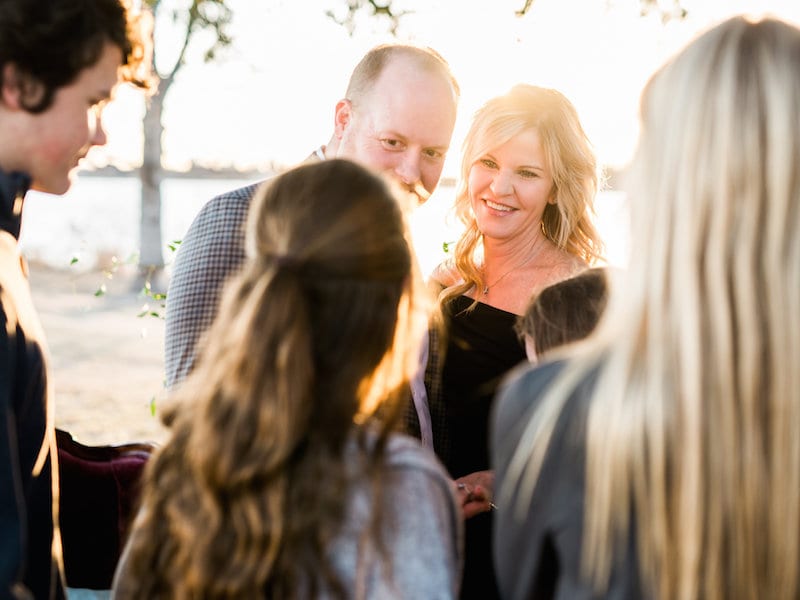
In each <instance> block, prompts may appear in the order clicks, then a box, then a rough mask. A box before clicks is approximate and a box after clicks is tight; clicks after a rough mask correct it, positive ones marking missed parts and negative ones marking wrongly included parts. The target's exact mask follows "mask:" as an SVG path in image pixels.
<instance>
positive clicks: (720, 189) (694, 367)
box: [503, 17, 800, 599]
mask: <svg viewBox="0 0 800 600" xmlns="http://www.w3.org/2000/svg"><path fill="white" fill-rule="evenodd" d="M799 65H800V30H798V29H796V28H795V27H793V26H790V25H788V24H786V23H783V22H781V21H778V20H774V19H765V20H761V21H755V22H754V21H750V20H747V19H745V18H742V17H737V18H733V19H730V20H728V21H726V22H724V23H722V24H720V25H718V26H716V27H715V28H713V29H711V30H710V31H708V32H706V33H705V34H704V35H702V36H700V37H698V38H697V39H696V40H695V41H694V42H693V43H692V44H690V45H689V46H688V47H686V48H685V49H684V50H683V51H682V52H681V53H680V54H678V55H677V56H676V57H675V58H674V59H673V60H671V61H670V62H668V63H667V64H666V65H665V66H664V67H663V68H662V69H661V70H659V72H657V73H656V74H655V75H654V76H653V78H652V79H651V81H650V82H649V83H648V85H647V87H646V89H645V91H644V94H643V97H642V105H641V115H642V128H641V137H640V141H639V147H638V150H637V154H636V157H635V160H634V163H633V165H632V168H631V172H630V176H629V178H628V180H627V190H628V193H629V199H630V203H631V217H632V224H633V238H632V252H631V260H630V267H629V270H628V273H627V275H626V276H625V278H624V280H623V281H619V282H615V284H612V292H611V298H610V301H609V308H608V311H607V313H606V315H605V317H604V320H603V321H602V322H601V324H600V325H599V328H598V330H597V332H596V335H594V336H593V337H592V338H590V339H589V340H588V341H587V342H586V343H585V344H584V345H583V346H582V348H581V349H579V350H578V352H579V354H578V355H577V356H576V357H575V358H574V359H573V360H571V361H570V362H569V363H568V366H567V368H566V369H565V370H564V372H563V373H562V375H561V376H560V377H559V378H558V380H557V381H556V382H555V383H554V384H553V386H552V387H551V388H550V390H548V392H547V393H546V395H545V397H544V399H543V401H542V404H541V406H540V408H539V409H538V410H536V411H534V413H533V416H532V418H531V420H530V421H529V423H528V426H527V431H526V434H525V436H524V440H523V443H522V444H520V446H519V447H518V449H517V452H516V455H515V456H514V459H513V461H512V468H511V469H510V470H509V476H510V477H509V479H507V480H506V482H504V486H503V493H509V491H510V488H512V487H513V486H516V485H517V484H519V483H520V482H521V485H522V488H521V489H522V490H523V493H522V494H521V497H520V498H521V500H520V504H519V505H518V506H517V510H522V509H523V508H524V507H523V504H522V503H524V502H526V501H527V498H529V494H530V493H531V491H532V489H533V487H534V486H535V483H536V479H537V478H538V473H539V469H540V467H541V463H542V460H543V457H544V453H545V452H546V450H547V447H548V444H549V440H550V438H551V434H552V431H553V427H554V423H555V420H556V419H557V418H558V415H559V414H560V412H561V409H562V407H563V405H564V402H565V400H566V398H568V397H569V395H570V394H571V393H572V392H573V391H574V389H575V387H576V385H577V383H578V382H580V381H582V380H584V379H585V378H586V377H587V375H588V373H589V372H590V371H591V370H592V369H594V368H596V367H597V365H600V370H599V378H598V380H597V384H596V386H595V388H594V391H593V392H592V395H591V398H590V405H589V413H588V423H587V433H586V446H587V454H586V456H587V459H586V460H587V464H586V477H587V492H586V503H585V523H586V531H585V537H584V543H583V566H584V575H585V576H586V577H587V579H589V580H591V581H592V582H593V584H594V586H595V588H596V590H597V591H598V592H602V591H603V590H605V589H607V585H608V580H609V579H608V578H609V574H610V570H611V566H612V564H613V561H614V557H615V556H616V555H617V553H618V552H621V551H623V550H624V548H625V540H626V539H627V538H626V536H627V534H628V532H629V531H631V528H633V531H635V534H636V538H635V539H636V542H637V548H638V556H637V558H638V561H639V568H640V570H641V574H642V579H643V581H644V582H645V585H646V587H647V591H648V592H649V593H651V594H653V595H655V596H657V597H659V598H662V599H671V598H681V599H690V598H709V599H718V598H719V599H722V598H726V599H731V598H734V599H735V598H771V599H779V598H797V597H798V596H800V582H799V581H798V568H799V567H800V170H798V169H799V165H800V162H798V161H800V67H799ZM631 518H632V519H633V521H631Z"/></svg>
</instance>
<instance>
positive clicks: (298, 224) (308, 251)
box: [114, 159, 462, 600]
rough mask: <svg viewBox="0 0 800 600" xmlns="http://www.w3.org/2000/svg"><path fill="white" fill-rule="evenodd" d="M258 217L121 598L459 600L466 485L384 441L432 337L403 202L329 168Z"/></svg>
mask: <svg viewBox="0 0 800 600" xmlns="http://www.w3.org/2000/svg"><path fill="white" fill-rule="evenodd" d="M252 204H253V206H252V212H251V215H250V217H249V219H248V225H247V238H246V242H247V243H246V248H247V260H246V262H245V264H244V266H243V268H242V270H241V271H240V272H239V273H238V274H237V275H236V276H235V277H234V278H233V279H232V280H231V281H230V282H229V283H228V284H227V285H226V288H225V292H224V295H223V299H222V303H221V305H220V310H219V314H218V315H217V318H216V320H215V322H214V324H213V325H212V327H211V329H210V330H209V332H208V335H207V336H206V338H205V340H204V342H203V344H202V346H201V352H200V355H199V357H198V360H197V364H196V366H195V368H194V370H193V371H192V373H191V374H190V375H189V377H188V378H187V379H186V381H185V382H184V383H183V384H182V385H181V386H180V388H178V389H177V391H176V392H175V393H174V394H173V396H172V397H171V398H170V405H169V406H168V407H167V408H166V409H165V411H164V413H163V418H164V420H165V423H167V424H168V426H169V428H170V430H171V437H170V439H169V440H168V441H167V442H166V444H165V445H164V446H163V447H161V448H160V449H159V450H157V452H156V453H155V454H154V456H153V458H152V459H151V462H150V464H149V465H148V471H147V475H146V482H145V486H144V491H143V503H142V508H141V511H140V513H139V516H138V518H137V520H136V522H135V523H134V526H133V530H132V533H131V537H130V539H129V541H128V545H127V547H126V550H125V552H124V554H123V557H122V560H121V561H120V564H119V567H118V570H117V574H116V577H115V583H114V597H115V598H117V599H118V600H127V599H130V598H143V599H144V598H223V597H224V598H259V597H264V598H409V599H411V598H413V599H417V598H426V599H428V598H430V599H437V598H454V597H455V596H456V595H457V590H458V582H459V578H460V572H461V570H460V569H461V558H460V552H461V526H462V523H461V514H460V509H459V506H458V504H457V503H456V499H455V494H454V492H455V490H454V486H453V485H452V482H451V481H450V478H449V477H448V474H447V473H446V472H445V470H444V468H443V467H442V465H441V464H440V463H439V462H438V461H437V460H436V458H435V457H434V456H433V454H432V453H430V452H429V451H427V450H425V449H424V448H422V447H421V446H420V445H419V444H418V443H417V442H416V441H415V440H413V439H411V438H408V437H405V436H403V435H401V434H397V433H392V431H393V430H394V428H395V427H396V426H395V423H396V421H397V419H398V417H399V414H400V412H401V410H402V408H403V406H404V403H403V400H404V399H405V398H406V397H407V393H408V392H407V390H408V385H407V384H408V379H409V377H410V375H411V374H412V372H413V370H414V369H415V368H417V367H418V350H419V341H420V338H421V337H422V335H424V331H425V327H426V324H427V319H426V317H427V314H426V311H425V310H421V308H422V307H424V305H425V304H424V299H425V297H424V296H423V295H422V294H423V293H424V286H423V285H422V284H421V282H420V276H419V272H418V270H417V269H416V268H415V263H414V257H413V254H412V250H411V247H410V245H409V242H408V239H409V236H408V232H407V229H406V225H405V221H404V217H403V214H402V212H401V209H400V204H399V202H398V199H397V197H396V196H395V195H394V194H393V193H392V192H391V190H390V188H389V186H388V185H387V183H386V182H385V181H384V178H382V177H380V176H378V175H376V174H373V173H372V172H370V171H368V170H367V169H366V168H364V167H362V166H359V165H357V164H356V163H353V162H350V161H347V160H342V159H332V160H329V161H324V162H317V163H313V164H307V165H303V166H299V167H296V168H294V169H292V170H290V171H287V172H285V173H284V174H282V175H280V176H278V177H276V178H274V179H272V180H271V181H269V182H267V183H266V184H264V185H262V187H260V188H259V190H258V191H257V192H256V194H255V196H254V198H253V203H252Z"/></svg>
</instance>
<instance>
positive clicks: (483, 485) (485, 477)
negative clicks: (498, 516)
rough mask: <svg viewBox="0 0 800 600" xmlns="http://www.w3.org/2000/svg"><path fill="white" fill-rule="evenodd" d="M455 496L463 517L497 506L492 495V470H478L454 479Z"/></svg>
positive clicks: (472, 515)
mask: <svg viewBox="0 0 800 600" xmlns="http://www.w3.org/2000/svg"><path fill="white" fill-rule="evenodd" d="M455 484H456V497H457V498H458V500H459V502H460V503H461V511H462V513H463V515H464V518H465V519H469V518H471V517H474V516H475V515H477V514H480V513H483V512H489V511H490V510H492V509H494V508H497V507H496V506H495V505H494V504H492V498H493V496H494V471H478V472H476V473H470V474H469V475H464V476H463V477H459V478H458V479H456V480H455Z"/></svg>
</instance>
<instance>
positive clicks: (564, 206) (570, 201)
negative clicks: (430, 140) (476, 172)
mask: <svg viewBox="0 0 800 600" xmlns="http://www.w3.org/2000/svg"><path fill="white" fill-rule="evenodd" d="M528 129H536V131H537V132H538V134H539V139H540V140H541V144H542V149H543V150H544V154H545V158H546V160H547V163H548V164H547V167H548V168H549V169H550V171H551V173H552V177H553V186H554V195H555V199H556V202H555V203H554V204H548V205H547V207H546V208H545V211H544V216H543V217H542V226H543V230H544V232H545V235H547V237H548V238H550V240H551V241H553V242H554V243H555V244H556V245H557V246H559V247H560V248H563V249H565V250H566V251H568V252H570V253H571V254H574V255H576V256H578V257H580V258H582V259H583V260H585V261H586V262H587V263H592V262H594V261H595V260H596V259H598V258H600V256H601V254H602V242H601V240H600V236H599V234H598V233H597V231H596V229H595V227H594V225H593V223H592V218H593V216H594V200H595V195H596V193H597V189H598V168H597V160H596V157H595V154H594V150H593V148H592V146H591V144H590V142H589V139H588V138H587V136H586V133H585V132H584V130H583V127H582V125H581V123H580V119H579V117H578V113H577V111H576V110H575V107H574V106H573V105H572V103H571V102H570V101H569V100H568V99H567V98H566V97H565V96H564V95H563V94H562V93H561V92H559V91H557V90H554V89H549V88H543V87H537V86H534V85H528V84H518V85H515V86H514V87H513V88H512V89H511V90H510V91H509V92H508V93H506V94H503V95H501V96H496V97H494V98H491V99H490V100H488V101H487V102H486V103H485V104H484V105H483V106H482V107H481V108H480V109H479V110H478V111H477V112H476V113H475V115H474V117H473V119H472V123H471V125H470V128H469V131H468V132H467V135H466V137H465V138H464V145H463V149H462V162H461V174H460V175H461V176H460V182H459V189H458V191H457V194H456V212H457V214H458V216H459V218H460V219H461V220H462V221H463V222H464V223H465V224H467V225H468V226H470V224H471V223H472V221H473V220H474V218H473V217H472V215H471V208H470V202H469V195H468V190H467V182H468V180H469V170H470V168H471V167H472V165H473V164H474V162H475V161H476V160H478V159H479V158H480V157H481V156H483V155H484V154H486V153H487V152H490V151H491V150H493V149H494V148H497V147H498V146H500V145H502V144H504V143H506V142H508V141H509V140H510V139H512V138H513V137H515V136H516V135H518V134H520V133H522V132H523V131H526V130H528Z"/></svg>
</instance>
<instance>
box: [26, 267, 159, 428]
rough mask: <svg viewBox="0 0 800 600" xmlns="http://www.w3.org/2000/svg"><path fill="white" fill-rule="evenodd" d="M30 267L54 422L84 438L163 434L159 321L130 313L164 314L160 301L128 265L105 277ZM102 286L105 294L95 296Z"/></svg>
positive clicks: (100, 272)
mask: <svg viewBox="0 0 800 600" xmlns="http://www.w3.org/2000/svg"><path fill="white" fill-rule="evenodd" d="M29 267H30V282H31V289H32V292H33V298H34V303H35V304H36V308H37V309H38V311H39V317H40V319H41V321H42V326H43V328H44V331H45V335H46V337H47V341H48V345H49V348H50V355H51V372H52V374H53V380H54V389H55V398H56V425H57V426H58V427H60V428H62V429H65V430H67V431H69V432H70V433H72V434H73V436H74V437H75V438H76V439H77V440H78V441H81V442H83V443H86V444H118V443H124V442H129V441H139V440H150V441H156V442H161V441H163V440H164V439H165V437H166V431H165V429H164V427H163V426H162V425H161V422H160V421H159V419H158V416H157V412H158V406H159V402H160V401H162V400H163V399H164V393H163V352H164V321H163V318H156V317H153V316H145V317H139V316H137V315H138V314H139V313H141V312H142V311H144V310H145V309H147V310H148V311H155V312H160V313H161V315H162V316H163V308H162V307H161V305H160V302H158V301H154V300H153V299H152V298H148V297H147V296H146V295H144V294H143V293H142V292H141V287H137V285H136V274H135V272H133V271H131V270H130V267H122V268H120V269H119V270H117V272H116V273H113V274H112V277H111V278H109V277H108V274H105V273H103V272H102V271H87V272H81V271H78V270H77V269H75V270H72V269H66V270H54V269H51V268H48V267H45V266H42V265H38V264H35V263H32V264H30V265H29ZM126 269H128V270H127V271H126ZM102 285H105V293H104V294H102V295H99V296H96V295H95V293H96V292H97V291H98V289H99V288H100V287H101V286H102ZM145 305H146V308H145ZM154 411H155V413H156V415H153V412H154Z"/></svg>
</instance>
